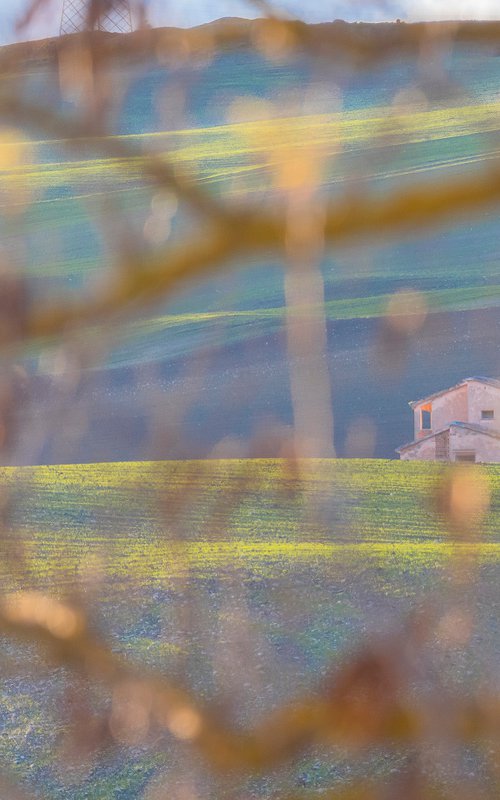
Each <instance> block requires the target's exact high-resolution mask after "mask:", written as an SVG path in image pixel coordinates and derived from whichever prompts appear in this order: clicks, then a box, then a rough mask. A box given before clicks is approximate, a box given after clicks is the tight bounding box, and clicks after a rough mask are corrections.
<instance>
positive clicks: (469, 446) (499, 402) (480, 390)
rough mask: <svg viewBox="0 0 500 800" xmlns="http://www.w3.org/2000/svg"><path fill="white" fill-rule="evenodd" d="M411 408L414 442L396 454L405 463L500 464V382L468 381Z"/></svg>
mask: <svg viewBox="0 0 500 800" xmlns="http://www.w3.org/2000/svg"><path fill="white" fill-rule="evenodd" d="M410 407H411V408H412V409H413V420H414V439H413V441H412V442H409V444H404V445H402V446H401V447H398V449H397V450H396V452H397V453H399V457H400V458H401V459H402V460H404V461H408V460H414V459H415V460H420V461H477V462H482V463H494V462H500V380H493V379H491V378H465V379H464V380H463V381H461V382H460V383H457V384H456V386H452V387H451V388H450V389H443V391H441V392H436V393H435V394H431V395H429V397H424V398H422V400H415V401H412V402H411V403H410Z"/></svg>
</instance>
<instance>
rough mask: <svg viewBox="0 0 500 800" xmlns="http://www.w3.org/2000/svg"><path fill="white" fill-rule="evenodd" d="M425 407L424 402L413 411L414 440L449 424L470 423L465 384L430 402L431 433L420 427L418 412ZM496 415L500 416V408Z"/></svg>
mask: <svg viewBox="0 0 500 800" xmlns="http://www.w3.org/2000/svg"><path fill="white" fill-rule="evenodd" d="M474 385H477V384H474ZM497 391H498V390H497ZM499 401H500V397H499ZM426 405H428V402H426V401H425V400H424V401H423V402H422V403H419V404H418V405H417V406H415V407H414V409H413V423H414V437H413V438H414V439H420V438H421V437H422V436H428V435H429V433H431V432H432V431H440V430H442V429H443V428H446V427H447V425H449V424H450V422H469V421H470V420H468V418H467V413H468V408H467V384H464V385H463V386H458V387H457V388H456V389H450V391H448V392H445V393H443V394H441V395H440V396H439V397H435V398H434V400H432V401H431V405H432V412H431V414H432V417H431V424H432V429H431V431H429V430H424V431H423V430H422V429H421V427H420V411H421V409H422V406H426ZM498 413H499V414H500V406H499V411H498ZM499 419H500V418H499Z"/></svg>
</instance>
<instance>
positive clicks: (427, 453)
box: [399, 436, 436, 461]
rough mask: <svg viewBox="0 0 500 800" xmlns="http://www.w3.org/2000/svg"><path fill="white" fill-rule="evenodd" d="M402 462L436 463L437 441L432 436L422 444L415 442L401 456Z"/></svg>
mask: <svg viewBox="0 0 500 800" xmlns="http://www.w3.org/2000/svg"><path fill="white" fill-rule="evenodd" d="M399 457H400V459H401V461H435V459H436V439H435V437H434V436H431V437H430V438H429V439H423V440H422V441H421V442H415V443H414V444H412V445H410V447H407V448H405V449H404V450H402V451H401V452H400V454H399Z"/></svg>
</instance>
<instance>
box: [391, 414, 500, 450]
mask: <svg viewBox="0 0 500 800" xmlns="http://www.w3.org/2000/svg"><path fill="white" fill-rule="evenodd" d="M450 428H466V429H467V430H469V431H474V433H482V434H484V435H485V436H491V437H492V438H493V439H500V430H488V429H487V428H482V427H481V425H476V424H475V423H474V422H459V421H458V420H456V421H454V422H450V424H449V425H446V427H445V428H441V429H440V430H439V431H433V432H432V433H428V434H427V436H422V438H421V439H414V440H413V441H412V442H408V443H407V444H402V445H401V446H400V447H396V450H395V451H394V452H396V453H401V452H402V451H403V450H408V448H409V447H414V446H415V445H417V444H420V442H426V441H428V440H429V439H432V438H433V437H434V436H438V435H439V434H440V433H444V432H445V431H448V430H449V429H450Z"/></svg>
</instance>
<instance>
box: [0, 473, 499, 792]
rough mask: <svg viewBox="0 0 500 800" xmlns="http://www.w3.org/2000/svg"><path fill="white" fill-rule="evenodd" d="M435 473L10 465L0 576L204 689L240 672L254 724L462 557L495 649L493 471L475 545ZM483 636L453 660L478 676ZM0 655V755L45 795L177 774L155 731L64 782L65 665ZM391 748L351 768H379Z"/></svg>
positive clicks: (430, 591) (322, 781) (441, 585)
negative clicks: (78, 609)
mask: <svg viewBox="0 0 500 800" xmlns="http://www.w3.org/2000/svg"><path fill="white" fill-rule="evenodd" d="M441 474H442V467H441V466H440V465H438V464H432V463H430V464H425V463H411V462H397V461H382V460H328V461H327V460H310V461H303V462H299V463H298V464H296V465H291V464H288V463H287V462H284V461H279V460H248V461H243V460H241V461H239V460H224V461H185V462H180V461H178V462H175V461H171V462H161V463H152V462H150V463H121V464H120V463H114V464H113V463H112V464H89V465H83V466H78V465H75V466H58V467H48V466H46V467H29V468H4V469H3V470H2V472H1V476H2V484H3V487H4V489H5V490H7V492H8V494H9V495H10V497H11V502H12V510H11V517H10V528H9V529H8V530H7V531H4V544H5V549H4V552H5V553H6V554H8V553H9V552H11V551H10V550H9V547H8V546H7V545H9V544H14V545H16V549H15V550H14V561H13V562H11V561H10V560H9V558H8V557H7V556H6V558H4V560H3V561H2V570H3V576H2V581H3V585H4V586H5V587H7V588H14V587H15V586H16V585H17V586H22V587H23V588H26V587H33V588H37V589H41V590H43V591H46V592H50V593H52V594H55V595H62V596H69V597H70V598H72V599H74V598H76V599H77V600H78V602H79V603H81V604H83V606H84V607H85V609H86V610H87V612H88V613H89V615H90V619H91V620H92V624H93V625H94V626H95V627H96V629H97V630H98V631H99V632H100V633H102V634H103V635H105V636H107V637H108V638H109V640H110V641H111V642H112V645H113V647H114V648H115V649H116V650H117V651H118V652H121V653H123V654H124V655H126V656H127V657H128V658H129V659H131V661H132V662H133V663H135V664H137V665H138V666H141V665H147V666H148V667H153V668H155V669H158V670H161V671H165V672H167V673H168V674H169V675H173V676H176V677H177V679H179V678H180V679H181V680H182V681H183V682H184V683H187V684H188V685H189V686H191V688H192V689H193V690H194V691H195V692H196V693H197V694H198V695H199V696H200V697H201V698H202V699H203V700H205V701H207V700H210V699H213V698H216V697H219V696H220V694H221V693H222V694H223V695H224V692H226V691H227V686H228V681H229V684H231V675H232V674H233V672H234V670H235V669H237V674H238V680H239V681H240V683H241V685H240V688H239V691H241V695H239V698H238V702H239V703H240V704H241V707H242V708H243V710H244V713H245V714H248V715H249V718H251V719H252V718H254V719H255V718H258V716H259V714H260V713H262V712H264V711H265V709H266V708H267V707H268V706H269V704H271V705H273V704H275V703H279V702H282V701H283V700H286V699H290V698H291V697H293V696H295V695H296V694H297V693H298V692H301V691H303V690H304V688H305V687H310V686H311V685H314V684H316V683H317V682H318V680H320V679H321V677H322V676H324V675H325V672H326V671H327V670H329V669H330V668H331V667H332V665H335V664H336V663H338V662H339V661H340V660H342V658H344V657H345V655H346V654H347V653H349V651H351V650H352V649H353V648H354V647H356V646H357V644H358V643H359V641H360V640H362V639H363V638H365V637H366V635H367V634H369V635H373V633H374V632H377V631H379V630H384V628H387V627H388V626H389V627H390V625H391V624H393V622H394V621H395V620H396V619H398V618H401V616H402V615H403V616H404V614H405V613H407V612H408V611H409V610H410V609H411V608H413V607H415V605H421V604H422V603H423V602H426V603H428V602H429V600H430V598H433V597H434V598H435V600H436V602H440V598H441V599H442V598H443V597H446V596H447V593H449V591H450V585H449V584H450V580H451V576H452V574H453V566H454V565H456V563H457V557H459V560H460V561H462V558H461V557H466V558H467V559H468V561H469V562H470V563H471V564H472V563H476V564H478V570H479V571H478V572H477V574H478V575H479V576H480V579H479V581H477V582H476V596H475V599H474V609H475V611H476V612H477V620H478V630H479V631H482V633H481V635H483V636H485V637H486V639H485V641H487V642H489V645H488V647H490V649H491V648H493V649H495V648H496V647H497V646H498V644H499V643H500V642H499V640H500V633H499V630H498V625H497V623H496V621H495V620H496V619H497V617H498V614H497V611H498V608H497V606H498V596H497V595H498V592H496V590H495V587H496V586H497V584H498V575H499V570H498V567H499V565H500V536H499V526H498V521H499V519H498V518H499V515H500V466H499V467H496V466H489V467H477V468H476V469H475V470H474V471H473V472H472V473H471V475H472V478H471V480H474V476H479V477H481V478H483V477H484V476H486V478H487V481H488V482H489V484H490V487H491V493H492V505H491V513H490V515H489V517H488V519H487V522H486V524H485V526H484V530H483V532H482V536H481V538H480V540H479V541H478V542H476V543H471V542H461V543H459V542H457V541H455V540H454V539H453V537H451V536H450V534H449V533H447V531H446V529H445V527H444V525H443V521H442V520H441V519H440V518H439V516H438V515H437V514H436V513H435V510H434V496H435V491H436V486H437V484H438V481H439V479H440V476H441ZM19 545H22V546H21V548H20V549H19ZM20 554H22V555H23V556H24V560H23V558H21V557H20ZM13 565H14V567H15V572H16V573H17V576H16V575H13V573H12V569H11V568H12V566H13ZM241 637H243V639H242V638H241ZM242 642H244V643H245V644H244V645H243V644H242ZM242 647H243V648H244V654H243V656H242V655H241V652H240V651H241V648H242ZM488 647H485V646H484V644H483V645H481V648H480V651H476V650H475V649H473V651H472V652H471V653H470V654H469V655H468V656H466V657H465V656H463V655H462V656H460V659H458V658H457V659H456V661H455V663H454V665H453V671H454V674H455V675H456V676H457V677H458V678H462V677H464V676H465V678H466V679H468V676H469V675H470V674H471V671H472V673H473V674H476V672H477V670H478V669H480V662H481V661H482V659H485V658H487V651H488ZM2 653H3V656H2V657H3V660H4V662H5V663H4V664H3V667H4V668H6V667H9V670H10V672H9V674H10V675H11V677H10V678H8V679H7V680H6V681H5V682H4V685H3V689H2V691H1V694H0V724H1V726H2V735H1V736H0V765H1V764H3V766H4V767H6V768H7V769H8V770H9V771H10V772H11V773H13V774H14V775H15V776H17V777H19V778H21V779H23V780H25V781H26V782H27V784H28V785H31V786H33V785H36V786H37V790H39V791H40V789H41V788H43V793H42V795H41V796H44V797H50V798H56V797H64V798H65V799H66V798H71V800H80V799H81V800H84V798H87V797H92V800H96V799H97V798H103V800H104V798H106V800H107V798H110V797H117V798H118V797H119V798H127V799H130V800H132V799H133V798H136V797H141V796H142V790H143V787H144V786H145V785H146V783H147V782H148V780H149V779H150V778H151V777H152V776H153V775H155V774H156V772H157V770H161V771H164V770H167V772H168V771H169V770H172V769H173V767H172V763H173V761H174V762H175V753H174V754H172V752H171V750H170V749H169V748H168V747H167V749H166V750H165V745H164V744H160V745H159V746H158V747H157V746H156V745H154V744H150V743H146V744H144V745H141V747H136V748H130V747H128V748H117V749H114V750H107V751H104V752H103V753H101V754H100V755H99V756H97V755H93V756H91V757H90V760H89V763H88V764H87V767H86V769H85V770H84V771H83V772H82V773H80V772H77V773H76V774H75V775H74V776H73V777H71V781H72V782H71V785H68V784H67V782H66V783H65V782H64V781H67V779H68V774H69V775H70V776H72V775H73V773H72V772H71V769H72V768H67V767H66V766H64V764H63V765H62V766H61V763H59V760H60V747H61V741H63V740H64V736H65V728H64V725H61V723H60V721H59V718H58V716H57V709H59V708H61V703H62V699H63V698H64V697H65V696H66V695H65V692H67V691H68V680H69V678H68V675H67V674H66V673H65V672H64V671H63V670H58V671H54V670H53V668H51V667H50V666H49V668H48V670H46V669H44V668H43V669H42V671H41V672H40V671H39V670H40V666H41V662H40V659H39V656H38V655H37V653H36V650H35V649H34V648H31V647H29V648H27V647H26V646H23V647H22V649H20V648H18V647H17V646H15V645H14V644H13V643H12V642H10V641H8V640H4V642H3V648H2ZM221 654H222V655H221ZM227 658H229V659H230V660H229V664H230V670H229V673H227V672H226V671H225V670H226V668H227V667H224V663H225V661H224V659H227ZM31 665H34V667H35V670H34V671H31ZM235 665H236V666H235ZM263 681H264V682H263ZM397 758H398V757H397V756H394V758H392V757H391V758H390V759H384V760H383V761H380V759H378V760H377V759H376V760H375V761H372V762H370V764H369V765H368V766H367V764H366V763H364V762H363V761H362V760H358V762H357V767H356V768H357V769H359V770H363V769H367V770H369V771H370V774H375V773H377V772H379V773H382V774H383V773H384V771H386V770H390V769H393V768H395V765H396V766H397ZM172 760H173V761H172ZM318 764H319V766H318ZM296 768H297V770H299V771H300V770H302V771H304V770H305V773H304V774H307V776H308V777H307V780H308V781H310V783H311V786H312V787H313V788H317V789H321V788H325V787H328V786H330V785H332V784H335V783H337V782H338V781H342V780H343V778H342V774H343V773H342V769H343V768H344V767H338V768H337V767H334V766H332V765H331V764H330V765H328V763H327V762H325V763H323V762H321V763H320V762H317V763H316V766H315V767H314V768H313V767H312V766H311V762H309V761H307V760H306V761H305V762H304V763H301V764H299V765H296ZM339 770H340V771H339ZM301 774H302V773H301ZM63 775H64V780H63ZM89 782H90V783H89ZM89 786H91V787H92V788H91V794H89ZM259 791H260V790H259ZM257 794H258V793H257ZM252 796H253V795H252ZM256 796H257V795H256ZM259 796H260V795H259Z"/></svg>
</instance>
